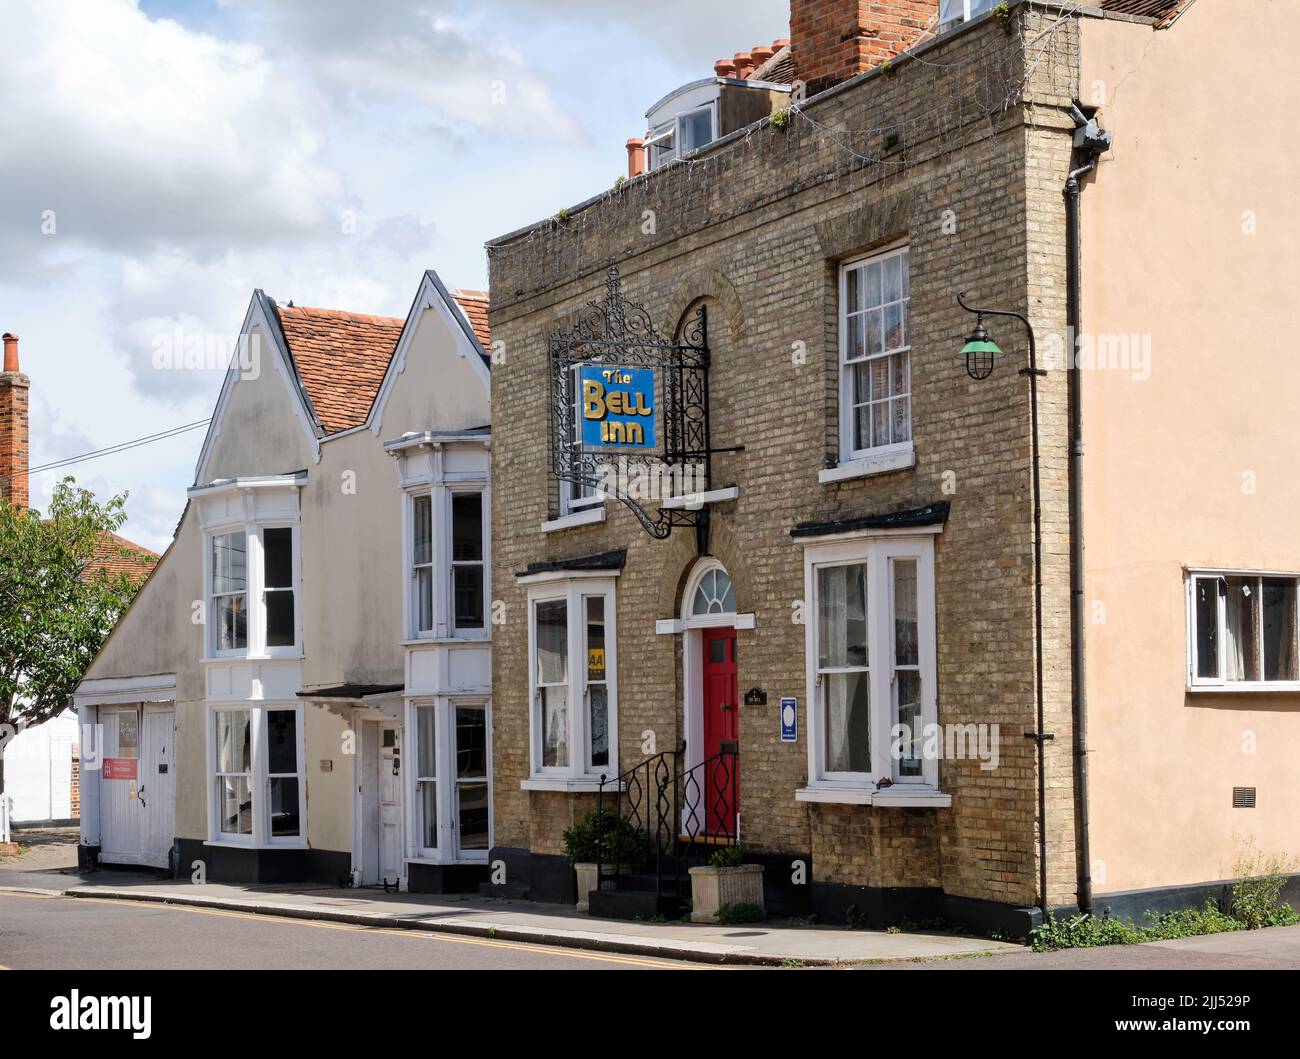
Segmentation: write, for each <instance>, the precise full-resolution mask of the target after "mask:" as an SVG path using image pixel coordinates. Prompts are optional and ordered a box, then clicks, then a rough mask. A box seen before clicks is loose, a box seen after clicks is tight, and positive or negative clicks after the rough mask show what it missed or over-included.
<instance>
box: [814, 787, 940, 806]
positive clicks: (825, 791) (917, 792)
mask: <svg viewBox="0 0 1300 1059" xmlns="http://www.w3.org/2000/svg"><path fill="white" fill-rule="evenodd" d="M794 800H795V801H797V802H828V803H831V804H835V805H870V806H873V807H876V808H880V809H947V808H948V807H949V806H951V805H952V795H951V794H948V793H947V792H946V791H936V790H933V789H931V788H929V787H923V788H918V789H913V790H899V786H898V785H895V786H893V787H887V788H885V789H884V790H875V789H874V788H867V787H831V786H809V787H800V788H799V789H798V790H796V791H795V792H794Z"/></svg>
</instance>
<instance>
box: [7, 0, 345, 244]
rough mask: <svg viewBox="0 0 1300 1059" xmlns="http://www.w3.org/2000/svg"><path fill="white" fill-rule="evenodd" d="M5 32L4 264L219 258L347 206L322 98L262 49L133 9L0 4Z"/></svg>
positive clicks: (127, 3) (116, 4)
mask: <svg viewBox="0 0 1300 1059" xmlns="http://www.w3.org/2000/svg"><path fill="white" fill-rule="evenodd" d="M18 7H21V8H22V13H21V14H19V12H18V11H17V10H16V9H17V8H18ZM0 19H2V20H3V23H4V25H5V26H6V30H7V32H6V37H7V40H6V48H5V51H6V57H5V62H3V63H0V98H3V99H5V100H6V104H5V106H4V107H3V109H0V142H2V143H4V145H5V166H4V169H3V175H2V176H0V190H2V191H3V201H4V212H3V214H2V215H0V250H2V251H3V253H0V262H7V263H8V264H9V265H10V266H12V265H13V264H14V263H15V262H23V263H24V264H25V265H28V264H29V263H30V260H31V257H32V256H42V257H43V256H46V255H49V254H52V253H57V252H58V251H60V250H64V249H66V245H67V243H69V242H71V243H74V244H77V245H81V246H90V247H97V248H103V249H110V250H117V251H121V250H127V251H135V252H140V251H144V250H147V249H150V248H153V247H157V246H184V247H186V248H187V249H188V251H189V252H191V253H194V254H199V255H202V254H208V253H216V252H220V251H221V250H224V249H225V248H226V247H228V246H230V245H231V244H232V243H239V244H259V243H266V242H268V241H271V240H274V239H281V238H286V237H302V236H303V235H306V234H310V233H312V232H314V231H316V230H319V229H320V228H321V227H322V226H327V225H332V224H333V223H334V218H335V217H337V215H338V213H339V211H340V210H341V209H342V208H343V205H344V203H345V200H346V196H345V191H344V182H343V179H342V177H341V176H340V175H339V173H337V172H336V171H335V170H334V169H333V168H331V167H330V166H328V165H326V164H324V163H323V162H322V160H321V151H322V137H321V134H320V133H319V132H318V131H317V130H318V128H319V126H320V124H321V122H322V121H323V120H324V119H323V115H324V113H325V111H324V109H323V106H324V104H323V101H322V99H321V98H320V97H319V96H318V94H316V93H315V92H314V91H313V90H312V89H311V88H310V87H309V86H306V85H304V84H302V83H300V82H295V81H291V80H288V79H285V78H283V77H281V76H279V75H278V73H277V72H276V69H275V66H274V64H273V63H272V62H271V60H270V58H269V57H268V55H267V53H266V52H265V51H263V49H262V48H260V47H257V46H254V45H250V44H242V43H232V42H228V41H221V40H217V39H216V38H214V37H210V36H206V35H204V34H198V33H192V32H190V31H189V30H186V29H184V28H183V27H182V26H180V25H179V24H177V23H175V22H170V21H165V20H164V21H151V20H150V19H149V18H147V17H146V16H145V15H144V14H143V13H142V12H140V11H139V10H138V9H137V7H136V5H135V3H134V2H133V0H97V2H95V3H90V4H87V3H76V2H73V0H48V2H45V3H42V4H39V5H32V4H20V3H19V2H17V0H0ZM46 211H52V216H53V224H54V234H42V231H41V226H42V222H43V219H45V221H46V228H47V231H48V228H49V223H48V218H49V215H48V214H47V212H46ZM3 267H5V266H4V265H3V264H0V268H3Z"/></svg>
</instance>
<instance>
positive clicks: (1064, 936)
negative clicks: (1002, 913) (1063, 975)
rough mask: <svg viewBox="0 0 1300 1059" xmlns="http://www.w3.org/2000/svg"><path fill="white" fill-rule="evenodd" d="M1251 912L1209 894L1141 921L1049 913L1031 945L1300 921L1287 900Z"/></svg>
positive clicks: (1160, 937) (1123, 940)
mask: <svg viewBox="0 0 1300 1059" xmlns="http://www.w3.org/2000/svg"><path fill="white" fill-rule="evenodd" d="M1234 890H1235V888H1234ZM1234 904H1235V895H1234ZM1247 915H1248V916H1249V918H1242V917H1243V913H1242V912H1241V911H1238V910H1237V909H1236V908H1235V907H1234V909H1233V912H1231V913H1229V912H1224V911H1223V910H1222V909H1220V908H1219V907H1218V905H1216V904H1215V902H1214V901H1213V900H1211V899H1207V900H1206V902H1205V904H1204V905H1202V906H1201V907H1200V908H1180V909H1179V910H1178V911H1176V912H1166V913H1165V914H1164V915H1156V914H1155V913H1153V912H1148V913H1147V914H1146V919H1147V922H1146V924H1145V925H1143V926H1139V925H1137V924H1136V923H1134V922H1133V921H1132V920H1131V919H1117V918H1115V917H1113V916H1111V915H1110V914H1109V913H1106V914H1104V915H1101V916H1093V915H1077V916H1071V917H1070V918H1069V919H1067V920H1058V919H1057V918H1056V917H1055V916H1053V915H1052V914H1051V913H1050V912H1049V913H1048V915H1047V922H1046V923H1044V924H1043V925H1042V926H1040V927H1036V928H1035V929H1034V931H1033V933H1032V934H1031V935H1030V946H1031V948H1033V950H1034V951H1035V952H1052V951H1054V950H1056V949H1088V948H1095V947H1097V946H1099V945H1139V944H1141V943H1143V942H1146V941H1173V940H1174V939H1176V938H1194V937H1200V936H1201V935H1204V934H1222V933H1225V932H1227V931H1233V930H1258V929H1260V928H1261V927H1284V926H1290V925H1292V924H1295V923H1300V915H1297V914H1296V913H1295V912H1294V911H1293V910H1292V908H1291V906H1290V905H1287V904H1283V905H1273V906H1271V907H1269V908H1267V909H1266V910H1263V909H1258V908H1256V909H1255V910H1254V911H1252V912H1250V913H1247Z"/></svg>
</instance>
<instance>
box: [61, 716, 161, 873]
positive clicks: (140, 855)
mask: <svg viewBox="0 0 1300 1059" xmlns="http://www.w3.org/2000/svg"><path fill="white" fill-rule="evenodd" d="M106 708H107V709H108V710H110V711H112V712H114V713H122V712H124V711H126V710H128V709H134V710H135V711H136V714H137V716H138V717H139V718H140V727H139V732H138V735H137V739H138V742H137V744H136V759H135V761H136V778H135V785H136V791H137V795H136V797H137V798H138V797H139V785H140V784H141V782H142V781H143V779H144V777H143V775H142V773H141V771H140V769H141V762H143V761H144V750H145V742H144V738H145V735H144V734H145V723H144V717H145V714H146V713H170V714H171V717H172V744H171V745H172V760H171V763H170V765H169V768H171V769H174V768H175V767H176V703H175V702H140V703H117V704H114V705H111V706H107V707H106ZM101 723H102V720H101ZM98 750H99V753H100V757H101V762H102V757H103V747H102V745H101V746H100V747H99V748H98ZM93 775H94V777H95V783H96V784H100V783H103V782H105V781H104V778H103V776H102V773H101V771H100V770H95V771H94V773H93ZM108 782H110V783H114V782H120V781H117V780H110V781H108ZM81 785H82V788H83V789H84V788H85V786H86V776H85V774H84V773H83V774H82V775H81ZM171 790H172V798H171V819H172V827H171V830H172V836H171V838H172V845H169V846H168V847H167V849H166V850H165V851H163V853H162V854H161V855H159V854H152V855H151V854H149V853H147V852H146V851H145V850H144V840H145V835H144V830H143V821H141V820H137V821H136V825H137V826H136V829H135V830H136V834H135V852H132V853H117V852H112V851H110V852H108V853H104V852H103V851H102V850H101V852H100V854H99V859H100V860H101V861H102V862H103V863H105V864H140V865H144V866H147V867H151V868H166V867H170V865H171V850H172V847H173V846H174V844H175V840H176V835H175V831H176V780H175V777H174V776H173V778H172V783H171ZM97 795H98V792H97ZM83 800H84V798H83ZM104 801H105V800H104V799H103V798H102V797H98V796H97V797H96V805H95V811H96V812H102V811H103V810H102V808H101V807H102V806H103V805H104ZM99 834H100V836H101V837H102V835H103V823H102V821H101V822H100V824H99ZM160 856H161V859H162V863H161V864H160V863H159V858H160Z"/></svg>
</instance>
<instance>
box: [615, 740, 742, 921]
mask: <svg viewBox="0 0 1300 1059" xmlns="http://www.w3.org/2000/svg"><path fill="white" fill-rule="evenodd" d="M685 752H686V745H685V744H684V743H683V744H682V745H681V746H679V747H678V748H677V749H676V750H669V751H665V752H663V753H661V754H655V755H654V756H653V757H649V758H646V760H645V761H642V762H641V763H640V764H639V765H636V766H635V767H634V768H631V769H628V771H626V772H624V773H623V774H622V775H620V776H618V777H616V778H614V779H612V780H610V779H606V778H605V777H604V776H602V777H601V782H600V788H599V789H598V791H597V794H596V819H597V831H596V835H597V856H598V860H597V864H596V885H597V888H598V889H601V890H616V889H618V886H619V881H620V879H621V878H622V877H623V875H624V874H637V875H642V876H643V877H649V876H651V875H653V876H654V888H655V895H656V896H657V897H665V896H672V897H676V898H683V897H685V896H686V895H687V894H688V893H689V890H690V879H689V875H688V869H689V868H690V867H691V866H692V865H694V864H700V863H703V862H704V861H705V860H706V859H707V858H708V855H709V854H711V853H712V852H713V851H715V850H717V849H719V848H725V847H727V846H735V845H739V843H740V812H739V794H740V790H739V778H740V769H739V764H740V758H739V755H738V754H737V753H736V752H735V751H734V750H724V751H721V752H719V753H717V754H714V755H713V756H712V757H708V758H705V759H704V760H703V761H701V762H699V763H698V764H696V765H692V766H690V767H689V768H685V769H683V768H682V767H681V762H682V759H683V757H684V756H685ZM611 797H612V814H613V816H612V823H610V818H609V817H607V816H606V809H607V808H611V806H610V802H609V799H610V798H611ZM624 817H626V819H627V821H628V822H629V823H630V824H631V825H632V827H634V828H636V829H637V830H639V831H641V832H642V833H643V839H642V841H643V843H644V857H643V858H642V863H641V864H640V865H639V866H630V865H628V864H622V863H614V864H607V863H605V860H604V854H605V847H606V837H605V836H606V833H607V828H608V827H610V826H612V827H615V828H617V827H619V826H620V824H621V818H624ZM616 859H617V858H616ZM629 867H631V868H632V870H631V871H627V870H626V869H628V868H629Z"/></svg>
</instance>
